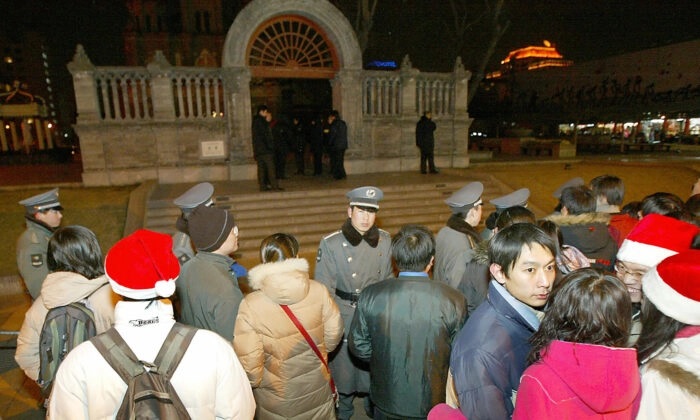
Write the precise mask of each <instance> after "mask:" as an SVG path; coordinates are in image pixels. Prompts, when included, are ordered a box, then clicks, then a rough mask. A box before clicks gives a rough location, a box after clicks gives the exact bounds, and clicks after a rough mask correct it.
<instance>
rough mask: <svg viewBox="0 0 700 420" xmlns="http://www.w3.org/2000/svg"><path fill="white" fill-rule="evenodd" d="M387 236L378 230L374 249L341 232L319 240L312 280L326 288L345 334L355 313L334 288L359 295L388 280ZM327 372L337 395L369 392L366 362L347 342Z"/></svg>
mask: <svg viewBox="0 0 700 420" xmlns="http://www.w3.org/2000/svg"><path fill="white" fill-rule="evenodd" d="M390 248H391V237H390V235H389V233H387V232H386V231H384V230H381V229H379V241H378V243H377V246H376V247H372V246H370V245H369V244H368V243H367V242H366V241H365V240H361V241H360V243H359V244H358V245H357V246H352V244H351V243H350V241H348V239H347V238H346V237H345V235H344V234H343V232H342V231H341V230H339V231H337V232H334V233H331V234H330V235H328V236H326V237H325V238H323V239H322V240H321V243H320V245H319V248H318V255H317V257H316V270H315V273H314V277H315V278H316V280H317V281H319V282H321V283H323V284H324V285H326V287H328V290H329V291H330V293H331V295H333V296H334V297H335V301H336V303H337V304H338V308H339V309H340V315H341V316H342V317H343V322H344V326H345V331H349V329H350V323H351V322H352V318H353V316H354V314H355V306H354V305H353V304H352V303H351V302H350V301H347V300H343V299H341V298H340V297H338V296H337V295H336V289H337V290H340V291H342V292H347V293H358V294H359V293H360V292H361V291H362V289H364V288H365V287H367V286H369V285H370V284H374V283H377V282H379V281H381V280H384V279H386V278H389V277H392V275H393V271H392V267H391V251H390ZM330 367H331V372H332V373H333V378H334V380H335V384H336V386H337V388H338V392H340V393H343V394H352V393H354V392H369V372H367V365H366V363H363V362H361V361H360V360H359V359H357V358H356V357H354V356H351V355H350V354H349V352H348V347H347V339H344V340H343V343H341V344H340V345H339V346H338V349H336V351H335V352H334V353H333V354H332V355H331V363H330Z"/></svg>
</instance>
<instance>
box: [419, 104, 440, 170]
mask: <svg viewBox="0 0 700 420" xmlns="http://www.w3.org/2000/svg"><path fill="white" fill-rule="evenodd" d="M436 128H437V126H436V125H435V122H434V121H433V114H432V112H430V111H425V112H424V113H423V116H422V117H421V118H420V120H419V121H418V123H417V124H416V146H418V148H419V149H420V173H422V174H425V173H427V171H426V166H427V168H428V169H430V173H431V174H436V173H438V172H439V171H438V170H437V169H436V168H435V129H436ZM426 164H427V165H426Z"/></svg>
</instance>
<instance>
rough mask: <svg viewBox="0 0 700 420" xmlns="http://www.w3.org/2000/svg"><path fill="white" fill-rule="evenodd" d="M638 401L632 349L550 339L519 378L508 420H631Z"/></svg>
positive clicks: (635, 355)
mask: <svg viewBox="0 0 700 420" xmlns="http://www.w3.org/2000/svg"><path fill="white" fill-rule="evenodd" d="M640 398H641V386H640V382H639V372H638V371H637V351H636V350H635V349H631V348H614V347H606V346H599V345H593V344H582V343H571V342H567V341H559V340H555V341H552V342H551V343H550V344H549V346H548V347H547V349H546V351H544V352H543V356H542V359H541V360H540V361H538V362H537V363H535V364H533V365H531V366H530V367H528V368H527V369H526V370H525V372H524V373H523V376H522V379H521V382H520V387H519V388H518V394H517V399H516V404H515V411H514V413H513V419H514V420H518V419H582V418H586V419H596V418H598V419H633V418H634V417H635V415H636V414H637V410H638V409H639V401H640Z"/></svg>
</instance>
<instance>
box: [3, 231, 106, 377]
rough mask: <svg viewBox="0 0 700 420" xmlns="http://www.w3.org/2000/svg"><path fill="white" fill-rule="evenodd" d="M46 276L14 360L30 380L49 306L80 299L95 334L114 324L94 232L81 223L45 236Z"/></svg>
mask: <svg viewBox="0 0 700 420" xmlns="http://www.w3.org/2000/svg"><path fill="white" fill-rule="evenodd" d="M46 260H47V265H48V268H49V274H48V275H47V276H46V279H45V280H44V282H43V284H42V286H41V293H40V294H39V297H38V298H37V299H36V300H35V301H34V303H33V304H32V306H31V307H30V308H29V310H28V311H27V313H26V314H25V316H24V322H23V323H22V328H21V329H20V332H19V336H18V337H17V352H16V353H15V360H16V361H17V364H18V365H19V367H21V368H22V370H24V373H26V374H27V376H28V377H29V378H31V379H33V380H35V381H36V380H37V379H38V375H39V356H40V355H39V347H40V343H39V336H40V334H41V329H42V327H43V325H44V320H45V318H46V314H47V313H48V312H49V310H51V309H52V308H56V307H59V306H65V305H68V304H71V303H74V302H82V303H84V304H85V306H86V307H87V308H88V309H90V310H92V313H93V316H94V319H95V329H96V330H97V333H98V334H99V333H102V332H104V331H107V330H108V329H109V328H110V327H111V326H112V324H113V323H114V305H115V304H116V301H117V297H116V295H114V294H113V293H112V288H111V287H109V285H108V284H107V277H105V275H104V266H103V261H102V250H101V249H100V244H99V242H98V241H97V237H96V236H95V234H94V233H93V232H92V231H91V230H90V229H88V228H86V227H83V226H65V227H62V228H59V229H57V230H56V231H55V232H54V233H53V235H51V239H49V247H48V255H47V258H46Z"/></svg>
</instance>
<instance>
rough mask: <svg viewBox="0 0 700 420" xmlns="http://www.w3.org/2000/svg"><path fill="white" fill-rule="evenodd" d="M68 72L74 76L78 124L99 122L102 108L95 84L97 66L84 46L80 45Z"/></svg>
mask: <svg viewBox="0 0 700 420" xmlns="http://www.w3.org/2000/svg"><path fill="white" fill-rule="evenodd" d="M67 67H68V71H70V73H71V74H72V75H73V89H74V90H75V105H76V108H77V111H78V113H77V114H78V116H77V122H78V123H83V122H93V121H99V120H100V119H101V118H102V117H101V115H100V106H99V102H98V100H97V84H96V83H95V75H94V73H95V66H94V65H93V64H92V62H91V61H90V58H89V57H88V56H87V54H86V53H85V49H83V46H82V45H80V44H78V46H77V47H76V49H75V55H73V61H71V62H70V63H68V66H67Z"/></svg>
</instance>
